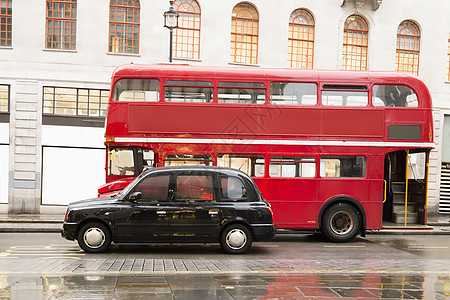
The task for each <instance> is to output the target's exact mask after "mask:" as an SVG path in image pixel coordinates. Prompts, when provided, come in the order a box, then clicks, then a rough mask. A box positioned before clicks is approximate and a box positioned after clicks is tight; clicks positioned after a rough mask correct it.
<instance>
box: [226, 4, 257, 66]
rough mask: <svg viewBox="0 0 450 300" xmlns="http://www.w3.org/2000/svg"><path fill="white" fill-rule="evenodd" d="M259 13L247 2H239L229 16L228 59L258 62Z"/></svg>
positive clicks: (245, 62)
mask: <svg viewBox="0 0 450 300" xmlns="http://www.w3.org/2000/svg"><path fill="white" fill-rule="evenodd" d="M258 30H259V15H258V12H257V11H256V8H255V7H254V6H253V5H251V4H249V3H244V2H242V3H239V4H238V5H236V6H235V7H234V8H233V12H232V17H231V53H230V60H231V62H235V63H244V64H257V63H258V36H259V32H258Z"/></svg>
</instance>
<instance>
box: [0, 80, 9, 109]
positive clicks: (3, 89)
mask: <svg viewBox="0 0 450 300" xmlns="http://www.w3.org/2000/svg"><path fill="white" fill-rule="evenodd" d="M0 112H6V113H7V112H9V85H3V84H2V85H0Z"/></svg>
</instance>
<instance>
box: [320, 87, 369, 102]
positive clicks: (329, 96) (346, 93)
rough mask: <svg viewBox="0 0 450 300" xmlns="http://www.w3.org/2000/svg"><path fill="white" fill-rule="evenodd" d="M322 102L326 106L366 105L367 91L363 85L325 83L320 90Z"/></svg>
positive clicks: (367, 99)
mask: <svg viewBox="0 0 450 300" xmlns="http://www.w3.org/2000/svg"><path fill="white" fill-rule="evenodd" d="M322 104H323V105H327V106H367V104H369V92H368V91H367V86H365V85H340V84H326V85H324V86H323V90H322Z"/></svg>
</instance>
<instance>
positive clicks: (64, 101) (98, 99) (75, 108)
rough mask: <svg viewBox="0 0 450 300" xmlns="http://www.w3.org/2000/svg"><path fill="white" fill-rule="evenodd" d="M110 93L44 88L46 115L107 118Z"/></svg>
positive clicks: (78, 89) (105, 91) (96, 90)
mask: <svg viewBox="0 0 450 300" xmlns="http://www.w3.org/2000/svg"><path fill="white" fill-rule="evenodd" d="M108 99H109V91H108V90H98V89H81V88H64V87H49V86H46V87H44V107H43V113H44V114H53V115H67V116H93V117H106V109H107V105H108Z"/></svg>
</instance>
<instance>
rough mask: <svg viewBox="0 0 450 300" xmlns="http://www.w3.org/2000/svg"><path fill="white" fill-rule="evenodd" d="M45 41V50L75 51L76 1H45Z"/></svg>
mask: <svg viewBox="0 0 450 300" xmlns="http://www.w3.org/2000/svg"><path fill="white" fill-rule="evenodd" d="M46 21H47V22H46V31H45V40H46V45H45V47H46V48H47V49H62V50H75V45H76V28H77V1H76V0H47V20H46Z"/></svg>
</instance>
